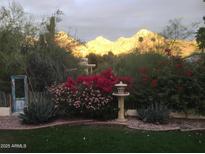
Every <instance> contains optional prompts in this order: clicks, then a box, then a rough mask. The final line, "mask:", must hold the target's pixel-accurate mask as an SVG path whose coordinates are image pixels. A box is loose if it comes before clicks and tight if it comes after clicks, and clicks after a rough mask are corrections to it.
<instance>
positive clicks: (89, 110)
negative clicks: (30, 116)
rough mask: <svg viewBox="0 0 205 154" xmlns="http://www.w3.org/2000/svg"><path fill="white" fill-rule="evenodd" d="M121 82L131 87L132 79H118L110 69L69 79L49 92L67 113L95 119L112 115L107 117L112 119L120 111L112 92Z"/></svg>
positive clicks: (51, 88)
mask: <svg viewBox="0 0 205 154" xmlns="http://www.w3.org/2000/svg"><path fill="white" fill-rule="evenodd" d="M119 81H123V82H124V83H127V84H128V87H131V83H132V79H131V78H130V77H117V76H115V75H114V73H113V72H112V69H108V70H105V71H103V72H101V73H100V74H97V75H90V76H79V77H78V78H77V79H76V81H75V80H73V79H72V78H70V77H68V78H67V81H66V82H65V83H63V84H60V85H55V86H52V87H50V88H49V90H50V92H51V93H52V95H53V99H54V101H55V103H56V104H57V105H58V106H60V108H64V109H65V110H66V111H67V112H74V113H75V114H78V115H84V116H86V117H93V118H99V117H100V118H103V116H105V115H106V114H107V115H108V114H110V115H112V116H109V117H107V118H110V117H113V114H114V115H116V112H117V110H118V109H117V106H116V104H117V103H116V102H115V104H113V103H114V102H113V100H114V98H113V96H112V91H113V89H114V85H115V84H116V83H118V82H119ZM100 113H101V114H100ZM96 115H98V116H96ZM107 115H106V116H107Z"/></svg>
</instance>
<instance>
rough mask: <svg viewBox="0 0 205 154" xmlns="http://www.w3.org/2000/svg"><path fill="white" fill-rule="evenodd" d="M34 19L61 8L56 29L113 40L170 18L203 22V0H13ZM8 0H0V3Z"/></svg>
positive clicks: (163, 23)
mask: <svg viewBox="0 0 205 154" xmlns="http://www.w3.org/2000/svg"><path fill="white" fill-rule="evenodd" d="M14 1H16V2H18V3H20V4H21V5H22V7H23V8H24V10H25V12H27V13H29V14H32V15H33V16H34V17H35V18H36V20H40V19H41V18H43V17H46V16H49V15H51V14H52V13H53V12H55V11H56V10H57V9H60V10H61V11H63V13H64V15H63V16H62V19H63V20H62V22H60V23H59V25H58V30H59V31H65V32H69V33H71V34H72V35H75V36H76V37H77V38H79V39H81V40H83V41H89V40H92V39H94V38H95V37H97V36H103V37H105V38H108V39H110V40H115V39H117V38H119V37H121V36H124V37H130V36H132V35H134V34H135V33H136V32H137V31H138V30H140V29H142V28H146V29H149V30H151V31H154V32H161V31H162V30H163V28H164V27H165V26H166V25H167V24H168V21H169V20H170V19H175V18H182V19H183V23H184V24H185V25H186V24H187V25H189V24H191V23H193V22H201V23H203V20H202V17H203V16H204V15H205V3H204V2H203V0H14ZM8 2H12V0H0V6H6V5H8Z"/></svg>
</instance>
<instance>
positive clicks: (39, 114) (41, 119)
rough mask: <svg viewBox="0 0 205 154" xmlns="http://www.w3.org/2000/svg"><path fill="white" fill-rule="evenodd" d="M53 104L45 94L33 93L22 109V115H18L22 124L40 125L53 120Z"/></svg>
mask: <svg viewBox="0 0 205 154" xmlns="http://www.w3.org/2000/svg"><path fill="white" fill-rule="evenodd" d="M54 116H55V104H54V103H53V102H52V100H51V97H50V96H49V94H47V93H46V92H41V93H33V94H31V95H30V97H29V102H28V106H27V107H25V108H24V113H22V114H20V116H19V117H20V118H21V119H22V121H23V123H27V124H40V123H45V122H48V121H49V120H51V119H52V118H54Z"/></svg>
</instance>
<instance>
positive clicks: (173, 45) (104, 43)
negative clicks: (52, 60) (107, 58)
mask: <svg viewBox="0 0 205 154" xmlns="http://www.w3.org/2000/svg"><path fill="white" fill-rule="evenodd" d="M55 41H56V43H57V44H58V45H59V46H60V47H62V48H64V49H66V50H67V51H70V50H71V51H72V52H73V54H74V55H75V56H78V57H85V56H86V55H88V54H90V53H95V54H97V55H104V54H108V52H110V51H111V52H112V53H113V54H114V55H119V54H125V53H130V52H133V51H136V50H138V51H140V52H143V53H145V52H150V51H154V52H155V51H156V52H163V51H164V50H165V49H166V48H170V49H172V51H173V52H174V54H179V55H181V56H183V57H184V56H188V55H190V54H191V53H193V52H195V51H197V50H198V48H197V43H196V41H195V40H193V41H188V40H168V39H165V38H164V37H163V36H161V35H159V34H158V33H155V32H151V31H149V30H146V29H141V30H140V31H138V32H137V33H136V34H134V35H133V36H131V37H128V38H125V37H120V38H118V39H117V40H116V41H110V40H108V39H106V38H104V37H102V36H98V37H97V38H96V39H94V40H91V41H89V42H87V43H80V42H79V41H78V40H75V39H74V38H73V37H72V36H70V35H68V34H67V33H65V32H59V33H57V34H56V37H55Z"/></svg>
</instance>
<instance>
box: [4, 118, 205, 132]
mask: <svg viewBox="0 0 205 154" xmlns="http://www.w3.org/2000/svg"><path fill="white" fill-rule="evenodd" d="M63 125H67V126H78V125H88V126H89V125H105V126H106V125H109V126H112V125H113V126H123V127H126V128H129V129H133V130H138V131H152V132H168V131H181V132H192V131H205V128H194V129H182V128H180V127H178V126H176V127H170V128H164V129H158V128H155V129H152V128H139V127H134V126H131V125H129V123H128V122H119V121H115V120H113V121H96V120H92V119H89V120H70V121H54V122H51V123H48V124H42V125H25V124H22V125H21V127H14V128H0V130H36V129H41V128H49V127H54V126H63Z"/></svg>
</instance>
